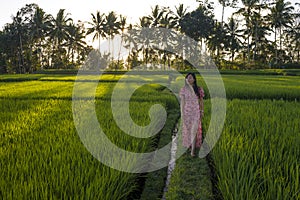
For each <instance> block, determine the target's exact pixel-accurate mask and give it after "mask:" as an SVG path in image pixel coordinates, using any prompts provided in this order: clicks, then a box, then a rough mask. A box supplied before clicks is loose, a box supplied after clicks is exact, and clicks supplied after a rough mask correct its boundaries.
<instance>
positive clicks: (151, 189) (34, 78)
mask: <svg viewBox="0 0 300 200" xmlns="http://www.w3.org/2000/svg"><path fill="white" fill-rule="evenodd" d="M272 73H273V72H272ZM276 73H277V72H276ZM278 73H279V72H278ZM280 73H281V72H280ZM293 73H297V71H296V72H295V71H294V72H293ZM208 76H209V75H208ZM121 77H122V76H121V74H105V75H103V76H102V77H101V78H102V79H101V82H100V83H99V85H98V87H97V90H96V100H95V105H96V110H97V112H96V113H97V117H98V120H99V121H100V122H101V124H102V125H103V129H104V131H105V133H106V134H107V136H108V137H109V138H110V139H111V141H113V142H114V143H115V144H117V145H118V146H120V147H122V148H124V149H127V150H130V151H134V152H143V151H144V152H145V151H149V152H150V151H152V150H154V149H156V148H159V147H161V146H163V145H164V144H166V143H168V142H170V137H171V130H172V128H173V127H174V125H175V123H176V119H177V117H178V114H179V112H178V111H179V109H178V108H179V107H178V102H177V100H176V98H175V96H172V95H170V93H168V92H166V91H165V90H163V89H164V87H162V86H159V85H157V84H149V85H145V86H143V87H141V88H140V89H138V90H137V91H135V92H134V94H133V95H132V97H131V98H130V114H131V117H132V119H133V121H134V122H135V123H136V124H139V125H147V124H148V123H149V122H150V118H149V115H148V111H149V108H150V107H151V105H153V104H156V103H159V104H161V105H163V106H164V107H165V108H166V110H167V111H168V121H167V124H166V125H165V127H164V129H162V130H161V132H160V134H159V135H157V136H154V137H151V138H149V139H141V138H133V137H131V136H129V135H127V134H124V132H123V131H122V130H120V128H118V127H117V125H116V124H115V122H114V120H113V116H112V114H111V111H110V109H108V108H109V107H110V96H111V94H112V91H113V88H114V86H115V84H116V83H117V81H118V80H119V79H120V78H121ZM82 78H83V79H85V80H86V84H87V85H86V87H87V88H88V87H89V81H91V83H92V82H93V81H95V80H97V77H95V76H91V75H84V77H82ZM136 78H137V77H135V76H134V75H133V76H132V77H131V81H132V82H134V81H136V80H137V79H136ZM208 78H213V77H208ZM222 78H223V81H224V84H225V88H226V95H227V98H228V104H227V106H228V109H227V116H226V121H225V127H224V130H223V133H222V135H221V138H220V140H219V141H218V143H217V144H216V146H215V147H214V149H213V152H212V157H213V159H214V162H215V165H216V169H215V170H216V171H215V173H216V175H217V177H218V184H217V187H218V190H219V191H220V192H221V194H222V196H223V198H224V199H299V198H300V196H299V195H300V192H299V188H300V186H299V179H297V177H299V168H300V164H299V160H300V157H299V155H300V153H299V152H300V149H299V146H300V145H299V144H300V141H299V138H300V136H299V132H300V130H299V129H300V128H299V123H298V121H299V120H298V119H299V118H300V116H299V113H300V107H299V105H300V103H299V100H300V93H299V91H300V84H299V78H298V77H297V76H283V75H270V74H266V73H265V72H263V73H262V75H249V74H243V75H241V74H239V75H232V74H228V73H227V74H224V75H222ZM144 79H147V80H150V81H151V80H152V82H153V83H155V82H157V81H161V82H164V83H167V81H168V76H166V75H159V74H152V75H150V76H147V77H144ZM74 81H75V76H74V75H65V74H63V75H60V74H55V75H53V74H51V75H49V74H35V75H1V76H0V130H1V132H0V168H1V170H0V177H1V178H0V198H2V199H24V198H25V199H26V198H28V199H44V198H46V199H61V198H70V197H73V198H74V199H79V198H80V199H81V198H86V199H91V198H96V199H128V198H134V197H137V196H140V198H142V199H159V198H160V197H161V195H162V189H163V188H162V187H163V184H164V179H165V178H166V168H163V169H161V170H158V171H156V172H152V173H148V174H142V178H143V177H145V179H144V182H145V183H144V186H145V187H141V186H139V184H140V183H141V182H139V180H141V175H140V174H131V173H125V172H120V171H117V170H114V169H112V168H109V167H107V166H105V165H103V164H101V163H100V162H99V161H98V160H97V159H95V158H94V157H93V156H92V155H91V154H90V153H89V152H88V151H87V150H86V149H85V147H84V146H83V145H82V142H81V140H80V138H79V136H78V134H77V132H76V130H75V126H74V122H73V115H72V89H73V86H74ZM182 81H183V79H180V78H179V79H178V82H177V81H176V83H175V86H176V87H179V85H180V83H181V82H182ZM198 82H199V83H200V84H201V85H202V86H204V89H205V92H206V94H207V95H206V97H205V98H206V100H205V113H206V114H205V118H204V128H207V126H208V123H209V120H210V115H209V113H210V100H209V91H207V87H206V85H205V83H204V82H203V80H202V78H201V77H200V76H199V77H198ZM124 89H126V87H124ZM102 111H105V112H102ZM158 138H161V140H158ZM211 188H212V185H211V181H210V179H209V168H208V165H207V162H206V161H205V159H192V158H191V157H190V156H189V155H183V156H182V157H180V158H179V159H178V160H177V161H176V168H175V170H174V171H173V175H172V179H171V183H170V186H169V191H168V193H167V199H172V200H173V199H199V198H201V199H212V196H213V195H214V194H213V193H212V189H211ZM142 189H143V193H142V194H137V193H140V192H141V190H142Z"/></svg>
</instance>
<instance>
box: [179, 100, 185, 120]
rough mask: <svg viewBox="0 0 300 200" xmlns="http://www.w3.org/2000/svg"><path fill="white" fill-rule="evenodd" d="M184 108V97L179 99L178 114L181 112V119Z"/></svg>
mask: <svg viewBox="0 0 300 200" xmlns="http://www.w3.org/2000/svg"><path fill="white" fill-rule="evenodd" d="M184 106H185V101H184V96H181V97H180V112H181V117H182V116H183V113H184V112H183V111H184Z"/></svg>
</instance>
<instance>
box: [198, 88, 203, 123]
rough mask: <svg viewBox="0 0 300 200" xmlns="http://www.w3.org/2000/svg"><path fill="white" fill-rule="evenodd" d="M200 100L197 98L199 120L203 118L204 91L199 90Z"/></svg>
mask: <svg viewBox="0 0 300 200" xmlns="http://www.w3.org/2000/svg"><path fill="white" fill-rule="evenodd" d="M199 92H200V98H199V109H200V116H201V118H202V117H203V116H204V100H203V97H204V90H203V89H202V88H200V91H199Z"/></svg>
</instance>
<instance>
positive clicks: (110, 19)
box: [104, 11, 120, 59]
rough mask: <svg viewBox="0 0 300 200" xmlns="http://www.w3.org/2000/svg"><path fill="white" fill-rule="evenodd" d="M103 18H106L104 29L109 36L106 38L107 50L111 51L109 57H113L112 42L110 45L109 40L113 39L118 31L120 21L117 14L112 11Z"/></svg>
mask: <svg viewBox="0 0 300 200" xmlns="http://www.w3.org/2000/svg"><path fill="white" fill-rule="evenodd" d="M105 18H106V24H105V27H104V29H105V32H106V34H107V36H108V38H109V40H108V44H109V45H108V46H109V52H110V53H111V59H113V56H114V44H112V45H111V42H112V41H113V38H114V36H115V35H116V34H118V33H119V30H120V21H119V19H118V16H117V15H116V14H115V12H113V11H111V12H109V13H108V15H106V17H105ZM111 47H112V49H111Z"/></svg>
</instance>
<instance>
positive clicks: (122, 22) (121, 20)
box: [117, 15, 126, 66]
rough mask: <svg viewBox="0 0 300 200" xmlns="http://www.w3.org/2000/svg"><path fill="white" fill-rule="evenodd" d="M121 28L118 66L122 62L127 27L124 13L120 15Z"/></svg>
mask: <svg viewBox="0 0 300 200" xmlns="http://www.w3.org/2000/svg"><path fill="white" fill-rule="evenodd" d="M119 28H120V31H121V41H120V49H119V53H118V63H117V66H119V64H120V56H121V49H122V47H123V40H124V31H125V29H126V17H123V16H122V15H120V27H119Z"/></svg>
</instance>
